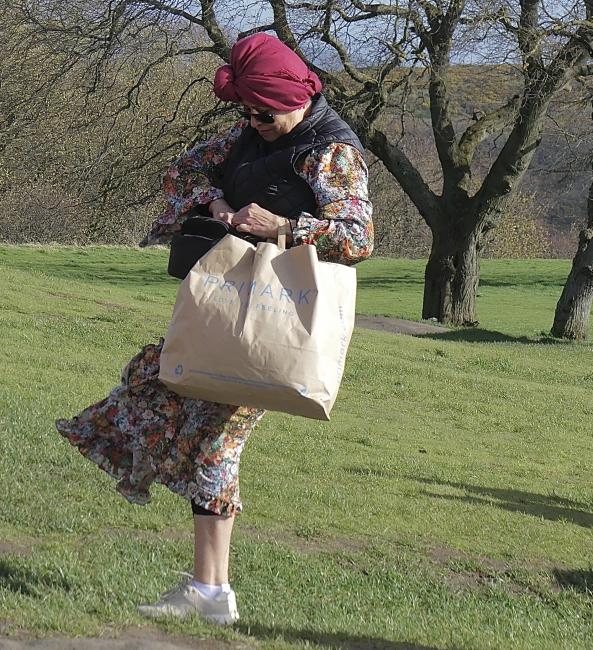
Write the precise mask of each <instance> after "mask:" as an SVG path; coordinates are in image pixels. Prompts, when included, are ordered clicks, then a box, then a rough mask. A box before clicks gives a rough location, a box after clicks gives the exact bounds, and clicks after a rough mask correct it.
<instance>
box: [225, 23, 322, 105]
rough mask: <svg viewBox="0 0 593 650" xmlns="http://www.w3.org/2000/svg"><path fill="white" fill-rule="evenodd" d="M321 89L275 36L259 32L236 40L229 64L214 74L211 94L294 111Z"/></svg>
mask: <svg viewBox="0 0 593 650" xmlns="http://www.w3.org/2000/svg"><path fill="white" fill-rule="evenodd" d="M321 88H322V85H321V81H320V80H319V77H318V76H317V75H316V74H315V73H314V72H313V71H312V70H309V68H308V67H307V66H306V64H305V63H304V62H303V60H302V59H301V58H300V57H299V56H298V55H297V54H295V53H294V52H293V51H292V50H291V49H290V48H289V47H287V46H286V45H284V43H283V42H282V41H280V40H278V39H277V38H276V37H274V36H269V35H268V34H263V33H258V34H253V35H252V36H247V37H245V38H242V39H240V40H238V41H237V42H236V43H235V44H234V45H233V47H232V49H231V62H230V64H229V65H223V66H222V67H220V68H218V70H217V71H216V74H215V75H214V93H215V95H216V96H217V97H218V98H219V99H222V100H223V101H226V102H236V103H239V102H246V103H247V104H253V105H254V106H265V107H268V108H272V109H275V110H278V111H294V110H296V109H297V108H301V107H302V106H304V105H305V104H306V103H307V101H308V100H309V99H310V98H311V97H313V95H315V94H316V93H318V92H320V91H321Z"/></svg>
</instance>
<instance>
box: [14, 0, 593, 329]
mask: <svg viewBox="0 0 593 650" xmlns="http://www.w3.org/2000/svg"><path fill="white" fill-rule="evenodd" d="M5 1H10V2H12V3H13V5H15V6H18V9H19V11H21V12H22V13H24V14H27V15H28V16H29V19H30V22H31V24H32V25H35V27H34V28H33V32H34V33H35V36H36V38H38V39H39V38H43V39H46V40H47V42H48V44H50V45H51V47H53V48H55V51H56V52H59V53H60V55H68V56H65V61H70V60H71V57H75V58H76V57H78V60H85V61H87V65H88V69H89V74H90V75H91V76H93V78H94V79H95V86H94V87H96V86H97V85H98V84H100V82H101V81H102V80H103V79H104V78H105V71H106V70H107V69H108V68H109V66H111V65H113V64H114V62H115V61H117V60H118V59H119V58H120V57H121V56H124V55H125V52H126V47H124V45H125V44H126V43H129V42H130V38H131V35H133V38H136V40H137V41H138V39H141V38H142V35H143V34H144V33H145V31H146V33H149V31H150V30H149V26H153V27H154V26H157V27H158V28H160V29H163V30H173V31H172V32H171V33H174V30H175V29H179V30H182V31H183V30H186V31H187V29H188V28H189V27H191V28H193V29H195V30H198V32H199V33H200V34H201V35H203V36H202V40H201V41H198V40H197V39H196V43H195V46H193V47H179V46H176V47H174V48H172V49H170V51H169V52H168V56H180V55H181V56H185V57H189V56H193V55H196V54H197V53H198V52H202V53H203V52H208V53H211V54H215V55H217V56H218V57H220V58H222V59H228V55H229V51H230V44H231V43H232V41H233V39H234V38H235V37H236V36H237V35H244V34H247V33H252V32H255V31H262V30H271V31H274V32H275V33H276V34H277V36H278V37H279V38H280V39H281V40H283V41H284V42H285V43H287V44H288V45H289V46H290V47H291V48H292V49H293V50H294V51H296V52H297V53H298V54H299V55H301V56H302V57H303V58H304V59H305V60H307V61H308V63H309V65H310V66H311V67H312V68H313V69H315V70H316V71H317V72H318V73H319V75H320V76H321V78H322V80H323V81H324V83H325V86H326V93H327V96H328V99H329V100H330V102H331V103H332V104H333V105H334V106H335V107H336V108H337V109H338V110H339V111H340V112H341V114H342V115H343V116H344V117H345V119H347V120H348V121H349V123H350V124H351V125H352V127H353V128H354V129H355V130H356V132H357V133H358V135H359V136H360V138H361V140H362V141H363V143H364V144H365V146H366V147H367V148H368V149H369V150H370V151H371V152H372V153H373V154H374V155H375V156H376V157H377V158H378V159H380V160H381V161H382V163H383V164H384V165H385V167H386V168H387V169H388V170H389V172H390V173H391V174H392V175H393V177H394V178H395V179H396V180H397V182H398V183H399V184H400V185H401V187H402V189H403V190H404V192H405V193H406V194H407V196H408V197H409V198H410V199H411V201H412V202H413V204H414V205H415V206H416V208H417V209H418V211H419V213H420V214H421V216H422V218H423V219H424V220H425V222H426V223H427V225H428V227H429V228H430V230H431V232H432V246H431V252H430V256H429V260H428V264H427V266H426V272H425V289H424V303H423V310H422V315H423V317H424V318H436V319H438V320H439V321H442V322H448V323H454V324H459V325H472V324H474V323H475V322H476V313H475V295H476V289H477V285H478V281H479V256H480V251H481V249H482V247H483V244H484V241H485V236H486V235H487V233H488V232H489V231H491V230H492V229H493V228H495V227H496V226H497V224H498V223H499V221H500V218H501V215H502V214H503V212H504V209H505V206H506V205H507V203H508V201H509V199H510V197H511V196H512V195H513V193H514V192H515V191H516V189H517V187H518V185H519V183H520V181H521V179H522V177H523V175H524V174H525V171H526V170H527V168H528V166H529V163H530V161H531V159H532V157H533V154H534V152H535V150H536V148H537V146H538V144H539V141H540V138H541V133H542V128H543V123H544V119H545V116H546V113H547V110H548V107H549V105H550V102H551V100H552V98H553V97H554V96H555V94H556V93H557V92H558V91H559V90H560V89H561V88H562V87H563V86H565V84H566V83H567V82H568V81H569V80H570V79H571V78H572V77H574V76H575V75H576V74H582V73H583V70H584V66H586V63H587V60H588V58H589V57H590V55H591V52H592V43H593V29H592V23H591V18H592V13H593V0H562V1H561V2H554V3H550V4H548V3H547V0H494V1H492V0H489V1H488V2H485V0H448V1H446V0H403V1H402V2H400V1H399V0H387V1H386V2H363V1H362V0H303V1H300V0H291V1H287V0H261V1H259V0H258V1H253V2H248V1H247V0H243V3H242V4H241V0H238V1H237V2H235V3H233V4H232V6H230V5H229V3H227V2H223V1H222V0H220V1H217V0H200V1H199V3H198V2H197V1H195V0H72V2H68V3H62V2H59V1H58V0H5ZM163 56H164V55H163ZM69 57H70V58H69ZM455 57H458V60H463V59H464V58H465V59H467V58H468V57H469V58H470V60H473V61H476V62H478V61H480V60H485V59H486V58H487V57H490V60H491V61H492V60H494V61H496V62H499V63H500V62H505V63H507V65H508V67H509V68H510V69H512V70H514V71H515V72H516V75H515V77H514V78H513V84H514V85H515V86H516V90H515V91H514V92H506V89H505V88H501V93H500V96H499V97H498V98H497V101H495V102H489V104H490V105H488V106H487V107H476V108H479V110H474V111H472V112H471V114H468V115H462V116H459V115H456V114H455V112H454V110H453V100H454V94H453V91H452V90H451V88H452V85H453V84H452V79H451V76H452V75H451V72H452V70H453V69H454V67H455V66H454V65H453V63H454V61H455ZM158 63H159V62H158V61H155V62H154V65H158ZM423 79H425V80H426V83H427V86H428V96H429V116H428V118H429V122H430V127H431V130H432V136H433V140H434V150H435V155H436V158H437V160H438V164H439V167H440V178H439V179H438V180H436V181H435V180H431V179H430V178H427V177H426V175H425V173H424V172H423V170H422V168H421V165H420V164H419V163H418V161H416V160H415V159H414V156H413V152H410V151H407V150H406V147H405V131H406V124H408V123H409V119H411V118H414V116H415V111H414V106H413V102H414V99H415V98H416V96H417V94H416V91H415V88H416V87H417V86H418V84H420V83H421V81H422V80H423ZM143 83H145V79H143V78H142V75H140V77H139V78H138V80H137V83H136V84H135V86H134V88H136V89H137V90H139V89H140V88H141V87H142V85H143ZM513 84H510V86H512V85H513ZM510 86H507V89H508V88H510ZM132 96H133V92H132ZM494 138H496V139H497V147H496V155H494V156H493V157H492V161H491V164H490V165H489V166H488V167H487V168H486V169H482V168H481V167H480V166H479V165H478V164H477V163H476V153H477V152H478V150H479V148H480V147H484V146H492V141H493V139H494Z"/></svg>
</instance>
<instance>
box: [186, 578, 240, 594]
mask: <svg viewBox="0 0 593 650" xmlns="http://www.w3.org/2000/svg"><path fill="white" fill-rule="evenodd" d="M191 584H192V587H195V588H196V589H197V590H198V591H199V592H200V593H201V594H202V596H206V598H216V596H218V595H219V594H222V593H223V592H226V593H229V592H230V590H231V585H230V584H229V583H228V582H227V583H224V584H222V585H207V584H205V583H204V582H198V581H197V580H192V581H191Z"/></svg>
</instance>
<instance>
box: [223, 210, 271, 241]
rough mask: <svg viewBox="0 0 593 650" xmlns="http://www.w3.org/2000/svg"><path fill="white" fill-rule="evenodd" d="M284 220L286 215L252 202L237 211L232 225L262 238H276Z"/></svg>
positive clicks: (240, 230)
mask: <svg viewBox="0 0 593 650" xmlns="http://www.w3.org/2000/svg"><path fill="white" fill-rule="evenodd" d="M283 222H284V217H280V216H278V215H277V214H274V213H273V212H270V211H269V210H265V209H264V208H262V207H261V206H259V205H258V204H257V203H250V204H249V205H246V206H245V207H244V208H241V209H240V210H238V211H237V212H235V215H234V216H233V219H232V221H231V225H233V226H235V228H236V229H237V230H238V231H239V232H248V233H250V234H252V235H255V236H256V237H261V238H262V239H276V237H277V236H278V227H279V226H280V224H282V223H283Z"/></svg>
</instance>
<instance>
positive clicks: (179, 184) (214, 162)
mask: <svg viewBox="0 0 593 650" xmlns="http://www.w3.org/2000/svg"><path fill="white" fill-rule="evenodd" d="M246 123H247V122H246V121H245V120H241V121H239V122H237V123H236V124H235V125H234V126H233V127H232V128H231V129H228V130H227V131H225V132H223V133H221V134H219V135H216V136H214V137H212V138H210V139H209V140H206V141H204V142H201V143H199V144H197V145H196V146H195V147H192V148H191V149H188V150H187V151H184V152H183V153H182V154H181V155H180V156H179V158H177V160H176V161H175V162H174V163H173V164H172V165H171V166H170V167H169V169H167V171H166V173H165V176H164V178H163V190H164V192H165V198H166V200H167V207H166V209H165V211H164V212H163V213H162V214H160V215H159V216H158V217H157V219H156V221H155V222H154V223H153V224H152V227H151V229H150V232H149V233H148V235H146V237H145V238H144V239H143V240H142V241H141V242H140V246H151V245H154V244H166V243H168V242H169V241H170V240H171V237H172V236H173V235H174V234H175V233H177V232H179V230H180V229H181V224H182V223H183V221H185V217H186V215H187V213H188V212H189V211H190V210H191V209H192V208H195V207H197V206H199V205H207V204H208V203H210V202H211V201H214V200H215V199H219V198H221V197H222V196H223V193H222V190H221V189H220V188H219V187H216V186H215V185H214V184H213V183H214V181H213V179H214V177H215V172H216V167H217V166H218V165H220V164H221V163H222V162H223V161H224V159H225V158H226V156H227V154H228V152H229V150H230V148H231V146H232V145H233V144H234V143H235V142H236V141H237V139H238V138H239V136H240V135H241V132H242V131H243V129H244V128H245V125H246Z"/></svg>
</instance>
